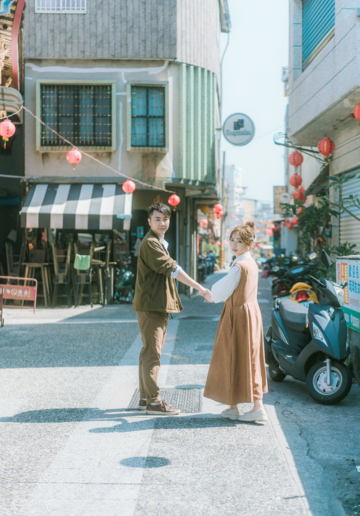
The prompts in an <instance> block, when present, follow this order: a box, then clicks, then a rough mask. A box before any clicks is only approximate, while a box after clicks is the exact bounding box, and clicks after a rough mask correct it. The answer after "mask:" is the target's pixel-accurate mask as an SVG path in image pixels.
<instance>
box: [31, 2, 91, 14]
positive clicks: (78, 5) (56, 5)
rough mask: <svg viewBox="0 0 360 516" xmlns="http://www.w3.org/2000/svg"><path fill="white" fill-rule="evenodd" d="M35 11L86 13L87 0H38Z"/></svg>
mask: <svg viewBox="0 0 360 516" xmlns="http://www.w3.org/2000/svg"><path fill="white" fill-rule="evenodd" d="M35 12H36V13H60V14H67V13H69V14H71V13H74V14H79V13H80V14H85V13H86V0H36V2H35Z"/></svg>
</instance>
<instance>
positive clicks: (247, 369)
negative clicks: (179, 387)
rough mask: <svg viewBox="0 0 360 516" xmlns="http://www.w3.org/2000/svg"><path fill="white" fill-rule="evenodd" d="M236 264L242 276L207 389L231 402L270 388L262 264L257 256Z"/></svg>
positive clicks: (217, 346) (224, 322) (246, 399)
mask: <svg viewBox="0 0 360 516" xmlns="http://www.w3.org/2000/svg"><path fill="white" fill-rule="evenodd" d="M234 267H239V269H240V271H241V278H240V282H239V285H238V286H237V287H236V289H235V290H234V292H233V294H232V295H231V296H230V297H229V299H227V301H226V302H225V305H224V309H223V311H222V314H221V318H220V321H219V326H218V330H217V333H216V339H215V344H214V350H213V354H212V357H211V362H210V368H209V372H208V377H207V380H206V385H205V391H204V396H205V397H206V398H210V399H212V400H215V401H218V402H220V403H226V404H227V405H236V404H238V403H250V402H252V401H254V399H260V398H262V395H263V393H265V392H267V390H268V388H267V378H266V366H265V353H264V338H263V325H262V318H261V312H260V308H259V305H258V302H257V290H258V278H259V273H258V267H257V265H256V263H255V260H254V259H253V258H247V259H245V260H241V261H239V262H237V263H236V264H235V265H234Z"/></svg>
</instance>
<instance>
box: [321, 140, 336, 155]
mask: <svg viewBox="0 0 360 516" xmlns="http://www.w3.org/2000/svg"><path fill="white" fill-rule="evenodd" d="M318 150H319V152H320V154H322V155H323V156H325V159H326V158H328V157H329V156H330V155H331V154H333V152H334V150H335V143H334V142H333V141H332V140H330V138H323V139H322V140H321V141H319V143H318Z"/></svg>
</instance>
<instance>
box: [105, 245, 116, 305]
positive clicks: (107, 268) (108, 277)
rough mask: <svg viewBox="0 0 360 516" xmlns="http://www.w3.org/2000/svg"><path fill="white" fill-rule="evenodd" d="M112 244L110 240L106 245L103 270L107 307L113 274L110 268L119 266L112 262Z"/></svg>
mask: <svg viewBox="0 0 360 516" xmlns="http://www.w3.org/2000/svg"><path fill="white" fill-rule="evenodd" d="M111 244H112V240H108V242H107V244H106V255H105V265H104V268H103V271H104V274H105V302H104V304H105V305H107V302H108V289H109V281H111V274H110V266H113V265H117V263H116V262H111V261H110V258H111Z"/></svg>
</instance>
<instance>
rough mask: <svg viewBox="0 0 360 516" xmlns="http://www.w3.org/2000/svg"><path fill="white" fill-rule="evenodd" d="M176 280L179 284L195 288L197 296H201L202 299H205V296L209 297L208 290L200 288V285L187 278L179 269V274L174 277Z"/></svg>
mask: <svg viewBox="0 0 360 516" xmlns="http://www.w3.org/2000/svg"><path fill="white" fill-rule="evenodd" d="M176 279H177V280H178V281H180V282H181V283H184V284H185V285H187V286H188V287H192V288H195V289H196V290H198V291H199V294H201V295H202V296H203V297H205V296H206V295H211V292H210V290H208V289H207V288H204V287H202V286H201V285H200V283H197V282H196V281H195V280H193V279H192V278H190V276H188V275H187V274H186V272H185V271H184V270H183V269H181V270H180V271H179V274H178V275H177V276H176Z"/></svg>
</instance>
